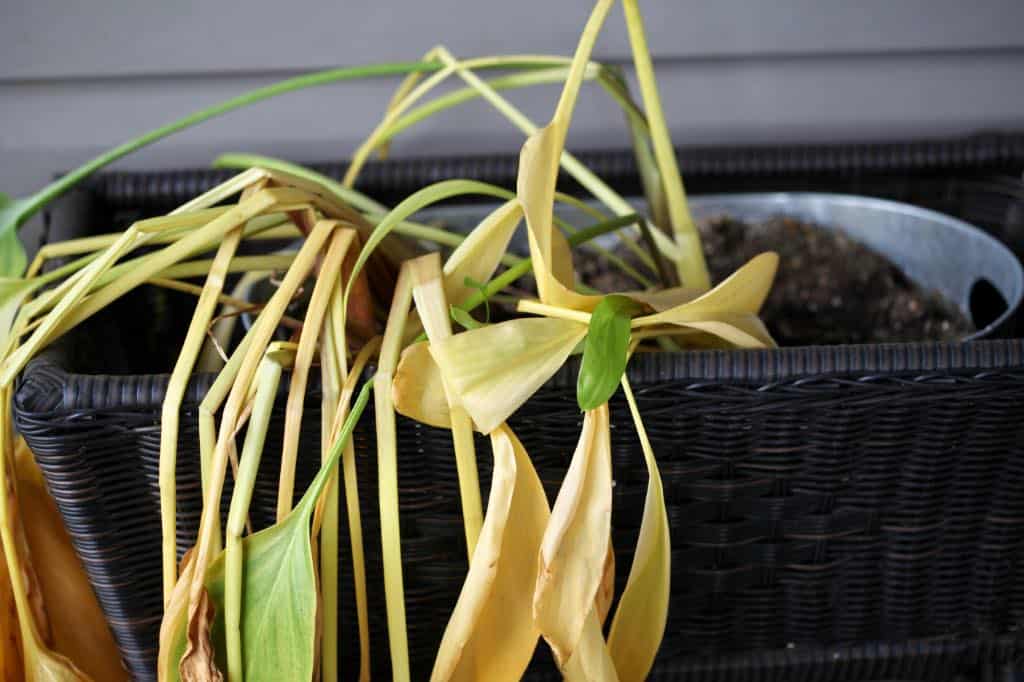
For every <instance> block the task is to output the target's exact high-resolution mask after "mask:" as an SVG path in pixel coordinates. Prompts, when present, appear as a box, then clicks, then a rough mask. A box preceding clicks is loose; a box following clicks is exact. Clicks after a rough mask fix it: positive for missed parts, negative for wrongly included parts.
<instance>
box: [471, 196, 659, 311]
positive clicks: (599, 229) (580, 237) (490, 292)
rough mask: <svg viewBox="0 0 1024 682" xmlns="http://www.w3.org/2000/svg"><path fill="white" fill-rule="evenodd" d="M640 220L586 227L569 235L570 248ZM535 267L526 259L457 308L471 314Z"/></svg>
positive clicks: (622, 218)
mask: <svg viewBox="0 0 1024 682" xmlns="http://www.w3.org/2000/svg"><path fill="white" fill-rule="evenodd" d="M638 219H639V216H637V215H635V214H634V215H624V216H620V217H618V218H612V219H611V220H606V221H603V222H600V223H597V224H596V225H591V226H590V227H585V228H583V229H582V230H580V231H579V232H576V233H574V234H572V235H569V237H568V241H569V245H570V246H577V245H579V244H584V243H586V242H587V241H589V240H591V239H594V238H595V237H599V236H600V235H602V234H607V233H609V232H613V231H615V230H618V229H621V228H623V227H626V226H627V225H632V224H633V223H635V222H636V221H637V220H638ZM532 266H533V261H532V260H531V259H529V258H524V259H523V260H522V261H521V262H519V263H517V264H516V265H514V266H512V267H511V268H509V269H508V270H505V271H504V272H503V273H501V274H500V275H498V276H497V277H495V278H494V279H492V280H491V281H489V282H488V283H487V285H486V286H484V288H483V289H482V290H478V291H474V292H473V293H472V294H471V295H470V296H469V298H467V299H466V300H465V301H463V302H462V303H461V304H460V305H458V306H456V307H457V308H461V309H462V310H464V311H466V312H470V311H472V310H473V309H475V308H477V307H478V306H480V305H482V304H483V303H484V301H486V300H487V299H489V298H491V297H492V296H494V295H495V294H497V293H499V292H501V291H502V290H504V289H505V288H506V287H509V286H511V285H512V283H513V282H515V281H516V280H517V279H519V278H520V277H523V276H524V275H526V274H527V273H529V272H530V268H531V267H532Z"/></svg>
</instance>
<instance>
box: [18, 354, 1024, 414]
mask: <svg viewBox="0 0 1024 682" xmlns="http://www.w3.org/2000/svg"><path fill="white" fill-rule="evenodd" d="M578 368H579V359H578V358H575V357H574V358H570V359H569V360H568V361H567V362H566V363H565V365H563V367H562V368H561V369H560V370H559V371H558V372H557V373H556V374H555V375H554V376H553V377H552V378H551V379H550V380H549V381H548V383H547V384H546V385H545V388H546V389H562V390H564V389H569V388H571V387H573V386H575V384H576V374H577V371H578ZM367 371H368V372H369V371H370V370H367ZM627 376H628V377H629V380H630V382H631V383H633V384H634V385H635V386H637V387H639V388H642V387H643V386H646V385H653V384H664V383H667V382H678V383H681V384H684V385H686V386H688V387H693V388H695V389H699V388H700V387H701V386H702V385H705V384H723V385H742V386H756V387H758V388H761V389H765V390H767V389H772V388H779V387H782V386H810V385H812V384H814V383H815V382H821V381H836V380H839V381H854V382H858V383H881V382H885V381H891V380H902V381H910V382H915V383H925V382H929V383H934V382H936V381H943V380H945V381H947V382H948V380H949V378H950V377H952V376H961V377H966V378H974V379H994V378H996V377H1002V378H1009V379H1011V380H1014V381H1018V380H1019V381H1024V339H986V340H980V341H970V342H961V343H950V342H921V343H884V344H859V345H838V346H790V347H785V348H770V349H754V350H751V349H743V350H694V351H678V352H658V353H639V354H637V355H636V356H634V358H633V359H632V360H631V362H630V364H629V367H628V369H627ZM169 378H170V374H169V373H158V374H124V375H118V374H102V373H96V374H90V373H78V372H75V371H73V370H72V369H70V368H68V367H66V366H65V364H64V363H63V354H62V353H61V352H60V350H59V348H57V349H50V350H47V351H45V352H43V353H42V354H40V355H39V356H38V357H37V358H35V359H34V360H32V362H30V363H29V365H28V367H26V369H25V371H24V372H23V373H22V375H21V377H19V381H18V386H17V390H16V393H15V401H14V403H15V407H16V409H17V411H18V412H19V413H21V414H42V413H55V412H57V413H59V412H80V411H88V410H103V411H108V410H110V411H116V410H128V411H133V412H134V411H144V410H152V409H159V408H160V407H161V405H162V401H163V396H164V393H165V391H166V386H167V382H168V380H169ZM215 378H216V375H215V374H213V373H199V374H195V375H193V377H192V379H191V380H190V381H189V385H188V389H187V390H186V393H185V400H184V402H185V404H186V405H188V404H197V403H198V402H199V401H200V400H201V399H202V396H203V395H205V393H206V390H207V389H208V388H209V387H210V385H211V384H212V383H213V381H214V379H215ZM312 379H314V377H311V380H312ZM314 383H315V381H314ZM313 388H315V387H313ZM542 390H543V389H542Z"/></svg>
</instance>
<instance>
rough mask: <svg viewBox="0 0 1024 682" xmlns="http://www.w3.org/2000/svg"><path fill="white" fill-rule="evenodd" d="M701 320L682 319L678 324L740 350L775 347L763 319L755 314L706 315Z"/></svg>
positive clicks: (701, 316)
mask: <svg viewBox="0 0 1024 682" xmlns="http://www.w3.org/2000/svg"><path fill="white" fill-rule="evenodd" d="M681 317H682V316H681ZM700 318H701V319H699V320H694V321H691V322H687V321H685V320H684V319H680V320H679V322H677V323H676V324H677V325H679V326H680V327H689V328H691V329H698V330H700V331H702V332H705V333H707V334H711V335H713V336H717V337H718V338H720V339H724V340H726V341H728V342H729V343H731V344H733V345H735V346H736V347H738V348H774V347H775V340H774V339H772V337H771V334H769V333H768V330H767V329H766V328H765V326H764V323H763V322H761V318H759V317H758V316H757V315H754V314H753V313H718V314H715V313H704V314H702V315H700Z"/></svg>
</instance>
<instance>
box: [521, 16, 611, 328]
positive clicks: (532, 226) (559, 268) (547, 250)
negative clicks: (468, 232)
mask: <svg viewBox="0 0 1024 682" xmlns="http://www.w3.org/2000/svg"><path fill="white" fill-rule="evenodd" d="M612 4H613V0H599V1H598V2H597V4H596V5H595V6H594V9H593V11H592V12H591V14H590V18H589V19H588V21H587V25H586V26H585V27H584V29H583V35H582V36H580V40H579V44H578V45H577V47H576V52H575V54H574V55H573V60H572V65H571V67H570V69H569V75H568V77H567V78H566V80H565V87H564V88H563V90H562V96H561V98H560V99H559V101H558V108H557V109H556V110H555V114H554V116H553V117H552V118H551V122H550V123H549V124H548V125H546V126H545V127H543V128H541V129H540V130H538V131H537V132H535V133H534V134H533V135H531V136H530V137H529V139H527V140H526V142H525V144H523V148H522V150H521V151H520V153H519V174H518V177H517V179H516V193H517V195H518V196H519V200H520V202H522V206H523V214H524V215H525V216H526V224H527V228H528V230H527V232H528V235H529V238H530V255H531V256H532V258H533V272H534V278H535V279H536V281H537V290H538V292H539V294H540V299H541V301H543V302H544V303H547V304H549V305H557V306H562V307H565V308H572V309H574V310H584V311H590V310H593V309H594V306H596V305H597V304H598V303H599V302H600V301H601V297H600V296H585V295H582V294H577V293H576V292H575V291H573V290H572V286H573V279H574V277H572V276H571V275H572V269H571V264H569V265H568V266H567V264H566V259H565V254H567V253H568V247H567V245H566V244H564V242H565V237H564V236H562V234H561V233H560V232H558V231H556V230H555V229H554V226H553V224H552V216H553V212H554V203H555V185H556V183H557V181H558V167H559V159H560V158H561V155H562V151H563V149H564V147H565V136H566V133H567V132H568V129H569V122H570V121H571V119H572V112H573V108H574V107H575V105H576V97H577V95H578V94H579V90H580V86H581V84H582V83H583V78H584V73H585V70H586V65H587V63H588V62H589V60H590V54H591V52H592V51H593V49H594V42H595V41H596V40H597V34H598V33H599V32H600V30H601V25H602V24H603V23H604V20H605V18H606V17H607V16H608V12H609V10H611V7H612Z"/></svg>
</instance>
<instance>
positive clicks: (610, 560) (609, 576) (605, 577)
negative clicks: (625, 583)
mask: <svg viewBox="0 0 1024 682" xmlns="http://www.w3.org/2000/svg"><path fill="white" fill-rule="evenodd" d="M614 600H615V548H614V547H612V543H611V541H610V540H609V542H608V554H607V555H606V556H605V558H604V571H603V573H602V575H601V586H600V587H598V588H597V597H596V598H595V599H594V606H595V608H596V609H597V620H598V622H599V623H600V624H601V625H602V627H603V626H604V620H605V618H607V617H608V612H609V611H610V610H611V608H612V602H613V601H614Z"/></svg>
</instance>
